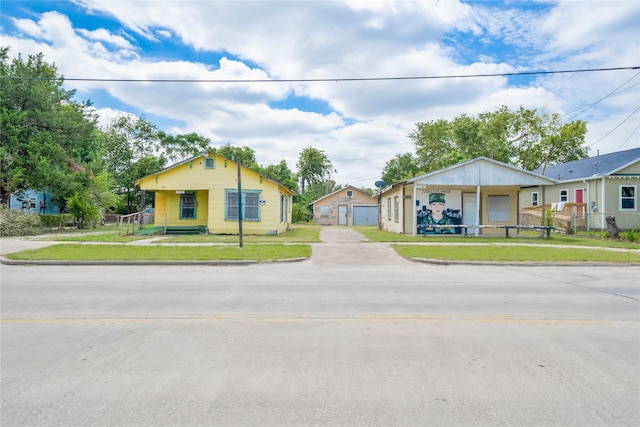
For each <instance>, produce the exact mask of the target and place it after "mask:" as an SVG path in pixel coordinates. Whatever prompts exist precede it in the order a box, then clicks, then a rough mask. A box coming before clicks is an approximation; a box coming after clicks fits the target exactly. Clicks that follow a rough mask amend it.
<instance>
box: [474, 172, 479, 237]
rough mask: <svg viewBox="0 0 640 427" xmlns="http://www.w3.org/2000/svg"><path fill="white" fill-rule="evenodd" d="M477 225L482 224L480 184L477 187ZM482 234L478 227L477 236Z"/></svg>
mask: <svg viewBox="0 0 640 427" xmlns="http://www.w3.org/2000/svg"><path fill="white" fill-rule="evenodd" d="M476 225H480V184H478V186H477V187H476ZM479 234H480V228H479V227H476V230H475V235H476V237H477V236H478V235H479Z"/></svg>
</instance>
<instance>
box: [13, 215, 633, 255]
mask: <svg viewBox="0 0 640 427" xmlns="http://www.w3.org/2000/svg"><path fill="white" fill-rule="evenodd" d="M353 229H354V230H356V231H358V232H359V233H361V234H363V235H364V236H365V237H366V238H367V239H368V240H369V241H370V242H390V243H392V242H398V243H427V242H428V243H431V244H429V245H419V244H416V245H411V244H398V245H392V247H393V248H394V249H395V250H396V251H397V252H398V253H399V254H400V255H402V256H404V257H407V258H428V259H441V260H469V261H558V262H562V261H592V262H621V263H625V262H627V263H628V262H640V243H637V242H635V243H634V242H623V241H613V240H610V239H598V238H581V237H576V236H565V235H560V234H554V235H552V237H551V238H550V239H546V238H539V237H537V236H538V234H537V233H531V232H525V233H522V235H520V236H518V237H509V238H505V237H482V236H478V237H476V236H467V237H464V236H427V237H425V236H408V235H402V234H397V233H390V232H386V231H380V230H378V229H377V227H375V226H371V227H353ZM99 230H100V231H101V232H100V233H96V229H88V230H86V231H85V232H84V233H79V232H74V233H71V234H69V235H65V236H55V237H50V239H52V240H64V241H73V242H78V244H64V245H53V246H50V247H47V248H43V249H38V250H29V251H23V252H17V253H13V254H9V255H7V258H9V259H13V260H115V261H118V260H259V261H264V260H276V259H287V258H301V257H309V256H311V246H310V245H307V244H305V243H317V242H320V230H321V227H319V226H316V225H307V224H294V226H293V228H292V229H291V230H290V231H288V232H286V233H282V234H278V235H271V236H262V235H261V236H258V235H246V236H243V242H244V248H242V249H240V248H238V236H237V235H235V236H234V235H214V234H209V235H205V234H200V235H184V236H175V237H163V238H162V239H161V240H159V242H162V243H167V244H166V245H163V244H162V243H158V244H152V245H148V246H139V245H136V246H130V245H126V243H128V242H132V241H135V240H140V239H145V238H146V239H149V238H154V237H158V236H121V235H119V234H118V230H117V228H111V229H106V230H105V229H104V228H103V229H99ZM83 242H87V243H91V242H96V243H97V242H100V243H114V244H113V245H108V244H102V245H92V244H82V243H83ZM171 243H210V244H213V245H209V246H171V245H170V244H171ZM225 243H228V244H225ZM434 243H435V244H434ZM438 243H442V244H438ZM444 243H447V244H444ZM451 243H455V244H456V245H451ZM511 243H518V244H524V245H510V244H511ZM216 244H218V245H216ZM478 244H483V245H482V246H478ZM505 244H509V246H505ZM540 244H543V245H544V247H539V246H537V245H540ZM571 246H580V247H582V248H572V247H571ZM585 247H586V248H585ZM605 247H609V248H623V249H635V250H636V251H635V252H614V251H607V250H604V249H601V250H598V248H605Z"/></svg>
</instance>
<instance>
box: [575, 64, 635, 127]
mask: <svg viewBox="0 0 640 427" xmlns="http://www.w3.org/2000/svg"><path fill="white" fill-rule="evenodd" d="M639 75H640V73H638V74H636V75H635V76H633V77H631V78H630V79H629V80H627V81H626V82H624V83H622V84H621V85H620V86H618V87H617V88H615V89H614V90H613V91H611V92H610V93H608V94H607V95H605V96H603V97H602V98H600V99H598V100H597V101H595V102H592V103H591V104H589V105H587V106H586V107H583V108H582V109H581V110H580V111H578V112H576V113H575V114H574V115H573V116H571V117H569V118H568V119H567V120H566V121H567V122H569V121H571V120H573V119H575V118H576V117H578V116H579V115H581V114H583V113H585V112H587V111H588V110H590V109H591V108H593V107H595V106H596V105H598V104H599V103H600V102H602V101H604V100H605V99H607V98H609V97H611V96H613V95H617V94H618V93H621V92H623V91H622V90H621V89H622V88H623V87H624V86H625V85H626V84H627V83H629V82H630V81H631V80H633V79H635V78H636V77H638V76H639ZM634 86H635V85H634ZM631 87H633V86H629V87H628V88H627V89H629V88H631ZM625 90H626V89H625ZM574 112H575V111H574Z"/></svg>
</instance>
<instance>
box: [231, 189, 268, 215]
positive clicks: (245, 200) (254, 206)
mask: <svg viewBox="0 0 640 427" xmlns="http://www.w3.org/2000/svg"><path fill="white" fill-rule="evenodd" d="M241 202H242V206H241V209H242V220H243V221H260V192H259V191H243V192H242V201H241ZM224 219H225V220H228V221H234V220H237V219H238V192H237V191H233V190H227V192H226V209H225V218H224Z"/></svg>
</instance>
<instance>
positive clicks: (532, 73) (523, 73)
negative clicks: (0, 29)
mask: <svg viewBox="0 0 640 427" xmlns="http://www.w3.org/2000/svg"><path fill="white" fill-rule="evenodd" d="M622 70H640V66H633V67H615V68H586V69H576V70H556V71H519V72H511V73H487V74H459V75H442V76H409V77H353V78H317V79H110V78H84V77H82V78H81V77H60V78H59V77H20V76H0V78H2V79H12V80H64V81H76V82H78V81H80V82H138V83H322V82H336V83H339V82H367V81H392V80H393V81H399V80H439V79H468V78H483V77H518V76H535V75H550V74H572V73H592V72H602V71H622Z"/></svg>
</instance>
